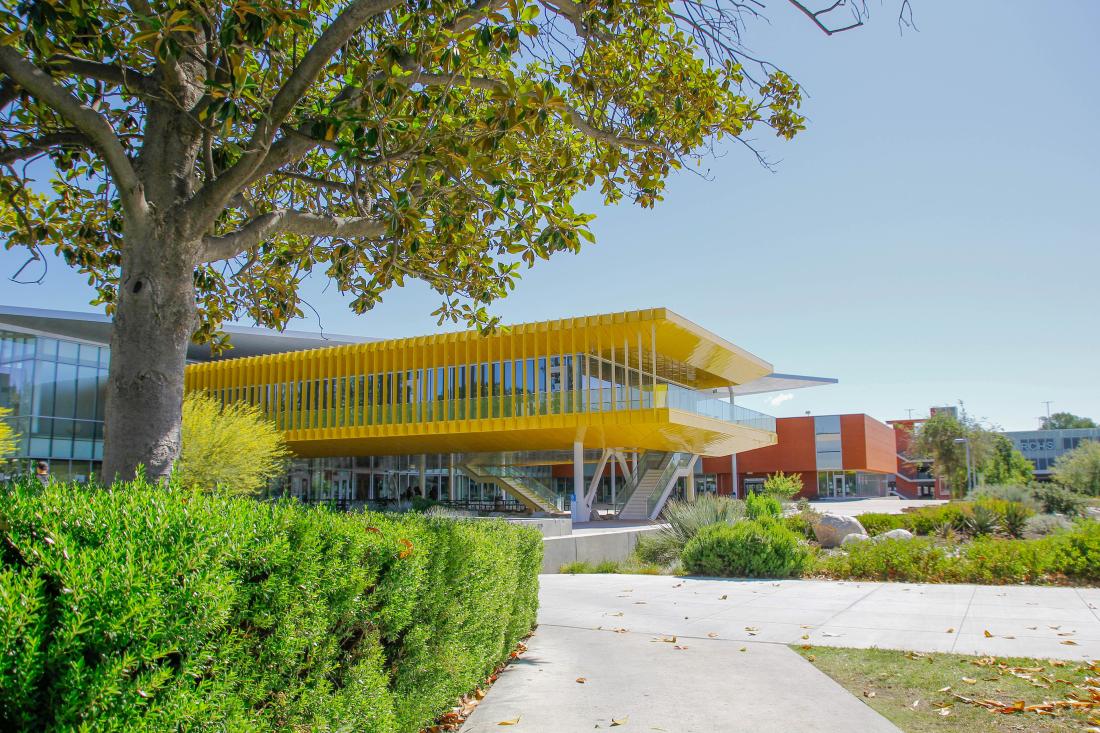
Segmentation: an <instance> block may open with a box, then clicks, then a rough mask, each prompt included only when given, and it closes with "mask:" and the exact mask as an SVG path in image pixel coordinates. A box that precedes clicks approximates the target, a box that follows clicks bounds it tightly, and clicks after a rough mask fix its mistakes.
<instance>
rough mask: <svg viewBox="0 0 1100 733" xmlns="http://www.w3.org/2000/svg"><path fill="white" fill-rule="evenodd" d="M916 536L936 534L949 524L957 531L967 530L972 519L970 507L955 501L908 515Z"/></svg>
mask: <svg viewBox="0 0 1100 733" xmlns="http://www.w3.org/2000/svg"><path fill="white" fill-rule="evenodd" d="M908 517H909V521H910V522H911V524H912V532H913V533H914V534H923V535H928V534H935V533H936V530H937V529H940V528H942V527H943V525H944V524H945V523H946V524H949V525H950V526H951V527H953V528H954V529H955V530H956V531H963V530H965V529H966V521H967V519H969V517H970V505H969V504H966V503H964V502H958V501H953V502H950V503H947V504H939V505H937V506H929V507H924V508H922V509H919V510H917V511H915V512H911V513H910V514H908Z"/></svg>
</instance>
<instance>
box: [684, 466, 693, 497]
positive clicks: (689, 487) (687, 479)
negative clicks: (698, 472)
mask: <svg viewBox="0 0 1100 733" xmlns="http://www.w3.org/2000/svg"><path fill="white" fill-rule="evenodd" d="M684 499H686V500H687V501H695V464H694V463H692V465H691V467H690V468H689V469H688V472H687V474H686V475H685V476H684Z"/></svg>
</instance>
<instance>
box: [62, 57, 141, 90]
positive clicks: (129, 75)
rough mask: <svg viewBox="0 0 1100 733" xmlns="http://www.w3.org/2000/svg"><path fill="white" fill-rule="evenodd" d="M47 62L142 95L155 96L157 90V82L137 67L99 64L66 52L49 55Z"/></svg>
mask: <svg viewBox="0 0 1100 733" xmlns="http://www.w3.org/2000/svg"><path fill="white" fill-rule="evenodd" d="M47 63H48V64H49V65H50V67H57V68H62V69H65V70H67V71H71V72H73V73H74V74H77V75H79V76H85V77H88V78H89V79H98V80H99V81H106V82H110V83H111V84H117V85H118V86H121V87H124V88H126V89H127V90H129V91H131V92H133V93H134V94H137V95H139V96H142V97H152V96H155V95H156V93H157V91H158V86H157V83H156V82H154V81H153V80H152V79H151V78H149V77H148V76H146V75H145V74H142V73H141V72H140V71H138V70H137V69H130V68H127V67H124V66H115V65H114V64H101V63H99V62H97V61H87V60H85V59H81V58H77V57H76V56H69V55H67V54H56V55H54V56H51V57H50V59H49V61H48V62H47Z"/></svg>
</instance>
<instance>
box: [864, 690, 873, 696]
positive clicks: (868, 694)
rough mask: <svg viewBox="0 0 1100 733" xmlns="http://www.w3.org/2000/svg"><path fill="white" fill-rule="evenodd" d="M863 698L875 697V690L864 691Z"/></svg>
mask: <svg viewBox="0 0 1100 733" xmlns="http://www.w3.org/2000/svg"><path fill="white" fill-rule="evenodd" d="M863 696H864V697H874V696H875V691H874V690H864V691H863Z"/></svg>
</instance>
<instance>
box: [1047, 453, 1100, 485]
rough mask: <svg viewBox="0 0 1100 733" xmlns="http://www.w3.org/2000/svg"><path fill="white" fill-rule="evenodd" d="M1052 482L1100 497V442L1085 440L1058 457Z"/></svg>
mask: <svg viewBox="0 0 1100 733" xmlns="http://www.w3.org/2000/svg"><path fill="white" fill-rule="evenodd" d="M1054 480H1055V481H1057V482H1058V483H1060V484H1062V485H1063V486H1068V487H1069V488H1071V489H1073V490H1074V491H1079V492H1081V493H1082V494H1088V495H1090V496H1100V442H1096V441H1094V440H1086V441H1084V442H1083V443H1081V444H1080V445H1078V446H1077V447H1076V448H1074V449H1073V450H1071V451H1069V452H1068V453H1064V454H1062V455H1061V456H1059V457H1058V460H1057V461H1055V463H1054Z"/></svg>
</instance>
